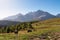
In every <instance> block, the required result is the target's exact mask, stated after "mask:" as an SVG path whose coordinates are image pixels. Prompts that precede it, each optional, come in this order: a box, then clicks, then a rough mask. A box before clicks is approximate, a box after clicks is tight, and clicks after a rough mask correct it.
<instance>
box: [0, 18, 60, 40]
mask: <svg viewBox="0 0 60 40" xmlns="http://www.w3.org/2000/svg"><path fill="white" fill-rule="evenodd" d="M32 25H33V27H34V30H35V31H33V32H30V33H27V31H26V30H24V31H19V34H18V36H19V37H18V38H19V39H18V40H28V39H29V36H34V35H40V34H42V33H45V32H48V31H51V32H60V18H54V19H49V20H45V21H38V22H34V23H33V24H32ZM5 39H6V40H15V39H16V40H17V37H16V35H15V34H14V33H9V34H0V40H5Z"/></svg>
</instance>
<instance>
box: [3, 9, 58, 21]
mask: <svg viewBox="0 0 60 40" xmlns="http://www.w3.org/2000/svg"><path fill="white" fill-rule="evenodd" d="M55 17H56V16H54V15H52V14H50V13H48V12H45V11H42V10H37V11H34V12H28V13H27V14H26V15H22V14H17V15H14V16H9V17H7V18H4V19H3V20H9V21H18V22H29V21H36V20H47V19H50V18H55ZM57 17H58V16H57Z"/></svg>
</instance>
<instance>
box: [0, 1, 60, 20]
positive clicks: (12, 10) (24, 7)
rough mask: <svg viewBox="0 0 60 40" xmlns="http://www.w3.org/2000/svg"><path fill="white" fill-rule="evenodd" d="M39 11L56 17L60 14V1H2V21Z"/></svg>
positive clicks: (0, 4) (0, 16)
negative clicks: (13, 16)
mask: <svg viewBox="0 0 60 40" xmlns="http://www.w3.org/2000/svg"><path fill="white" fill-rule="evenodd" d="M39 9H40V10H43V11H47V12H49V13H51V14H53V15H56V14H58V13H60V0H0V20H1V19H3V18H5V17H8V16H11V15H16V14H18V13H22V14H26V13H28V12H31V11H37V10H39Z"/></svg>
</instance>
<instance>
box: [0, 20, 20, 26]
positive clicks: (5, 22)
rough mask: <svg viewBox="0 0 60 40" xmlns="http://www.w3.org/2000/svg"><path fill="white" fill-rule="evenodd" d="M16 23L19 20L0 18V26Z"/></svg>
mask: <svg viewBox="0 0 60 40" xmlns="http://www.w3.org/2000/svg"><path fill="white" fill-rule="evenodd" d="M18 23H20V22H16V21H8V20H0V27H3V26H10V25H15V24H18Z"/></svg>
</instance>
